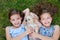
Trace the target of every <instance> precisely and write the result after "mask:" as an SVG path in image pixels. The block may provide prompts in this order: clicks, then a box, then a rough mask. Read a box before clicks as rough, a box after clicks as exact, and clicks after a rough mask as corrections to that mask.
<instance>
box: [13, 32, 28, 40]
mask: <svg viewBox="0 0 60 40" xmlns="http://www.w3.org/2000/svg"><path fill="white" fill-rule="evenodd" d="M27 35H28V33H27V31H26V32H24V33H23V34H21V35H19V36H17V37H15V38H13V40H21V39H22V38H23V37H24V36H27Z"/></svg>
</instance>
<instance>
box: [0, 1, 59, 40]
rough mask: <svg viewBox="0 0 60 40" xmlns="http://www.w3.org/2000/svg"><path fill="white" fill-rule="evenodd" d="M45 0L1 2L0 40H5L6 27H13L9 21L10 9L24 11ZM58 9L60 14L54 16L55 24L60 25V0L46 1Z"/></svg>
mask: <svg viewBox="0 0 60 40" xmlns="http://www.w3.org/2000/svg"><path fill="white" fill-rule="evenodd" d="M42 1H43V0H0V40H6V39H5V27H6V26H9V25H11V24H10V22H9V19H8V12H9V10H10V9H18V10H21V11H22V10H24V9H25V8H31V9H32V8H33V7H34V6H35V5H36V4H38V3H39V2H42ZM44 1H45V2H50V3H52V4H53V5H56V6H57V7H58V12H57V13H56V14H55V15H54V20H53V24H58V25H60V0H44Z"/></svg>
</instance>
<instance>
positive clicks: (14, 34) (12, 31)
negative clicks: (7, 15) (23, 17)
mask: <svg viewBox="0 0 60 40" xmlns="http://www.w3.org/2000/svg"><path fill="white" fill-rule="evenodd" d="M25 31H26V29H25V28H24V25H21V26H20V27H19V28H16V29H13V27H11V28H10V31H9V32H10V35H11V37H12V38H15V37H17V36H19V35H21V34H22V33H24V32H25ZM22 40H28V35H26V36H25V37H23V38H22Z"/></svg>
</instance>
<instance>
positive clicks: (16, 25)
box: [6, 9, 32, 40]
mask: <svg viewBox="0 0 60 40" xmlns="http://www.w3.org/2000/svg"><path fill="white" fill-rule="evenodd" d="M9 20H10V22H11V23H12V24H13V26H8V27H6V39H7V40H28V34H29V33H31V32H32V31H31V28H30V27H24V25H23V24H21V23H22V16H21V12H20V11H18V10H15V9H13V10H10V13H9ZM25 28H26V29H25Z"/></svg>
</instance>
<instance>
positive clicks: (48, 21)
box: [40, 13, 52, 27]
mask: <svg viewBox="0 0 60 40" xmlns="http://www.w3.org/2000/svg"><path fill="white" fill-rule="evenodd" d="M40 18H41V20H40V22H41V23H42V24H43V25H44V26H45V27H50V24H51V22H52V17H51V15H50V14H49V13H43V14H42V15H41V16H40Z"/></svg>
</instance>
